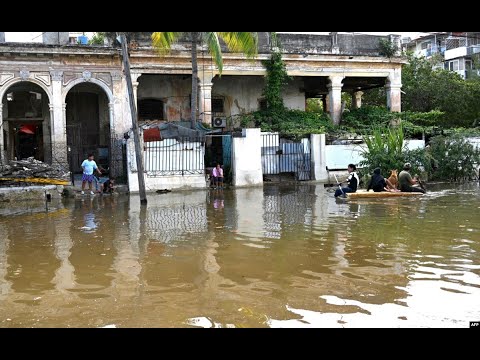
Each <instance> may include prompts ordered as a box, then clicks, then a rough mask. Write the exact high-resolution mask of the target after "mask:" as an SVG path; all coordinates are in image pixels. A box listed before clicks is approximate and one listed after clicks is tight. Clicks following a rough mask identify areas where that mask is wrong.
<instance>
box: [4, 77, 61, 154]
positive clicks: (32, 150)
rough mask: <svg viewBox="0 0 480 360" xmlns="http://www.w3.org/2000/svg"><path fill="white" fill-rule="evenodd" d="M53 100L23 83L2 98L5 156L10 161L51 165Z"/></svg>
mask: <svg viewBox="0 0 480 360" xmlns="http://www.w3.org/2000/svg"><path fill="white" fill-rule="evenodd" d="M49 103H50V101H49V97H48V95H47V93H46V92H45V90H44V89H43V88H42V87H40V86H39V85H37V84H35V83H33V82H30V81H19V82H16V83H14V84H13V85H11V86H10V87H8V88H7V89H6V90H5V91H4V93H3V96H2V104H3V106H2V110H3V111H2V122H3V133H2V134H1V135H0V136H2V140H3V141H2V144H3V148H2V149H1V151H3V154H4V156H5V159H6V160H14V159H17V160H21V159H27V158H29V157H33V158H35V159H36V160H40V161H44V162H47V163H51V161H52V147H51V136H50V110H49Z"/></svg>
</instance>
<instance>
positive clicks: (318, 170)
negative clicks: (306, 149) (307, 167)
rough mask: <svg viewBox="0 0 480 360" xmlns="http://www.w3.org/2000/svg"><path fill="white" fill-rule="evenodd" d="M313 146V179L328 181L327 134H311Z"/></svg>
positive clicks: (311, 157)
mask: <svg viewBox="0 0 480 360" xmlns="http://www.w3.org/2000/svg"><path fill="white" fill-rule="evenodd" d="M310 144H311V145H310V146H311V148H310V149H311V150H310V152H311V154H310V159H311V163H312V166H311V169H312V175H313V177H312V178H313V180H316V181H322V182H325V183H326V182H328V173H327V160H326V158H325V145H326V142H325V134H311V135H310Z"/></svg>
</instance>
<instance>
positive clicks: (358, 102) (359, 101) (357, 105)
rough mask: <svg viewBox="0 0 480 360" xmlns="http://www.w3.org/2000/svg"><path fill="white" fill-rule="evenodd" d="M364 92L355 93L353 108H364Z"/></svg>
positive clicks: (353, 95)
mask: <svg viewBox="0 0 480 360" xmlns="http://www.w3.org/2000/svg"><path fill="white" fill-rule="evenodd" d="M362 96H363V91H355V92H354V93H352V108H353V109H360V108H361V107H362Z"/></svg>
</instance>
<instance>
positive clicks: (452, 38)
mask: <svg viewBox="0 0 480 360" xmlns="http://www.w3.org/2000/svg"><path fill="white" fill-rule="evenodd" d="M406 49H407V50H410V51H413V53H414V54H415V55H416V56H422V57H425V58H427V59H431V58H432V57H433V56H435V55H440V56H441V59H442V60H441V62H439V63H438V65H437V66H438V67H443V68H445V69H447V70H450V71H455V72H456V73H457V74H459V75H460V76H461V77H462V78H464V79H468V78H471V77H473V76H478V75H479V73H478V69H477V66H476V65H475V61H474V58H475V54H478V53H480V33H479V32H432V33H429V34H428V35H425V36H421V37H419V38H417V39H415V40H413V41H409V42H408V44H407V46H406Z"/></svg>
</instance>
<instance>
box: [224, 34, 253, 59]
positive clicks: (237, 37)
mask: <svg viewBox="0 0 480 360" xmlns="http://www.w3.org/2000/svg"><path fill="white" fill-rule="evenodd" d="M217 34H218V36H219V37H220V38H221V39H222V40H223V41H224V42H225V44H226V45H227V48H228V49H229V50H230V51H233V52H241V53H244V54H245V55H247V57H250V58H252V57H255V56H256V55H257V53H258V34H257V33H256V32H218V33H217Z"/></svg>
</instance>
